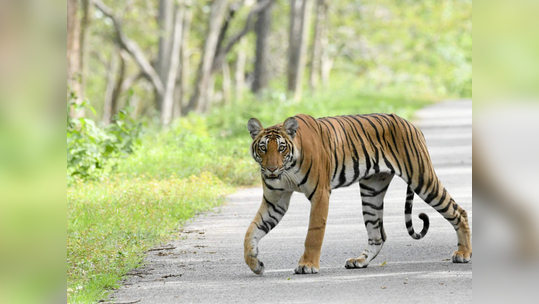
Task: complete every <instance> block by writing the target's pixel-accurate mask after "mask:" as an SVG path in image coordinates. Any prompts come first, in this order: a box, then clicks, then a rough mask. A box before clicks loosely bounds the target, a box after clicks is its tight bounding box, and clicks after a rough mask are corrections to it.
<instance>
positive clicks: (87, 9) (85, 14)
mask: <svg viewBox="0 0 539 304" xmlns="http://www.w3.org/2000/svg"><path fill="white" fill-rule="evenodd" d="M90 1H91V0H82V1H81V4H82V19H81V23H80V50H79V53H80V54H79V58H80V76H81V77H80V78H81V79H80V82H81V97H82V98H84V96H85V88H86V73H87V70H88V68H87V60H86V57H87V54H86V53H87V51H86V50H87V45H88V27H89V26H90V20H91V17H90V16H91V15H92V12H93V10H92V6H91V5H90Z"/></svg>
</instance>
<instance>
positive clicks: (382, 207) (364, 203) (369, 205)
mask: <svg viewBox="0 0 539 304" xmlns="http://www.w3.org/2000/svg"><path fill="white" fill-rule="evenodd" d="M362 205H363V206H367V207H371V208H372V209H374V210H382V209H384V205H383V204H382V205H380V206H376V205H374V204H371V203H366V202H362Z"/></svg>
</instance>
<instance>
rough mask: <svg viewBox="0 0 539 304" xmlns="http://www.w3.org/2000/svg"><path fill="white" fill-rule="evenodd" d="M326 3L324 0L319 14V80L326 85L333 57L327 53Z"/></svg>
mask: <svg viewBox="0 0 539 304" xmlns="http://www.w3.org/2000/svg"><path fill="white" fill-rule="evenodd" d="M328 5H329V4H328V2H327V1H326V0H324V1H323V5H322V15H321V16H322V20H323V21H324V22H323V23H322V25H321V27H322V30H321V31H320V33H321V35H320V49H321V52H320V80H321V82H322V85H323V86H328V84H329V73H330V71H331V67H332V66H333V59H331V58H330V57H329V54H328V44H329V43H328V34H327V33H328ZM322 20H321V21H322Z"/></svg>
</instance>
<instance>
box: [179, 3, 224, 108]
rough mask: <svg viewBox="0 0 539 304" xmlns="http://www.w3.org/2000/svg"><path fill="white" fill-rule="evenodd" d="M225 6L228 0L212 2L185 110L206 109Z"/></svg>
mask: <svg viewBox="0 0 539 304" xmlns="http://www.w3.org/2000/svg"><path fill="white" fill-rule="evenodd" d="M227 7H228V0H215V1H214V2H213V4H212V7H211V14H210V18H209V26H208V34H207V35H206V42H205V44H204V52H203V54H202V60H201V62H200V65H199V68H198V73H197V80H196V84H195V88H194V92H193V95H192V96H191V99H190V100H189V104H188V105H187V108H186V112H189V111H191V110H194V109H196V110H197V112H203V110H205V109H206V102H207V96H208V86H209V84H210V78H211V70H212V65H213V60H214V57H215V50H216V48H217V39H218V37H219V31H220V29H221V25H222V24H223V19H224V17H225V14H226V12H227ZM185 114H187V113H185Z"/></svg>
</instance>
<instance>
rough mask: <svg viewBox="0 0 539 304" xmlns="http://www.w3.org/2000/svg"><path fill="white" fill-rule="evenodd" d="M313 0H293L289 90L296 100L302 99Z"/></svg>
mask: <svg viewBox="0 0 539 304" xmlns="http://www.w3.org/2000/svg"><path fill="white" fill-rule="evenodd" d="M312 1H313V0H292V4H291V8H290V36H289V46H288V48H289V57H288V91H289V93H290V94H292V96H293V98H294V100H295V101H299V100H300V99H301V94H302V89H303V73H304V69H305V55H306V52H307V42H308V41H307V40H308V38H309V27H310V26H309V20H310V15H311V7H312Z"/></svg>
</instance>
